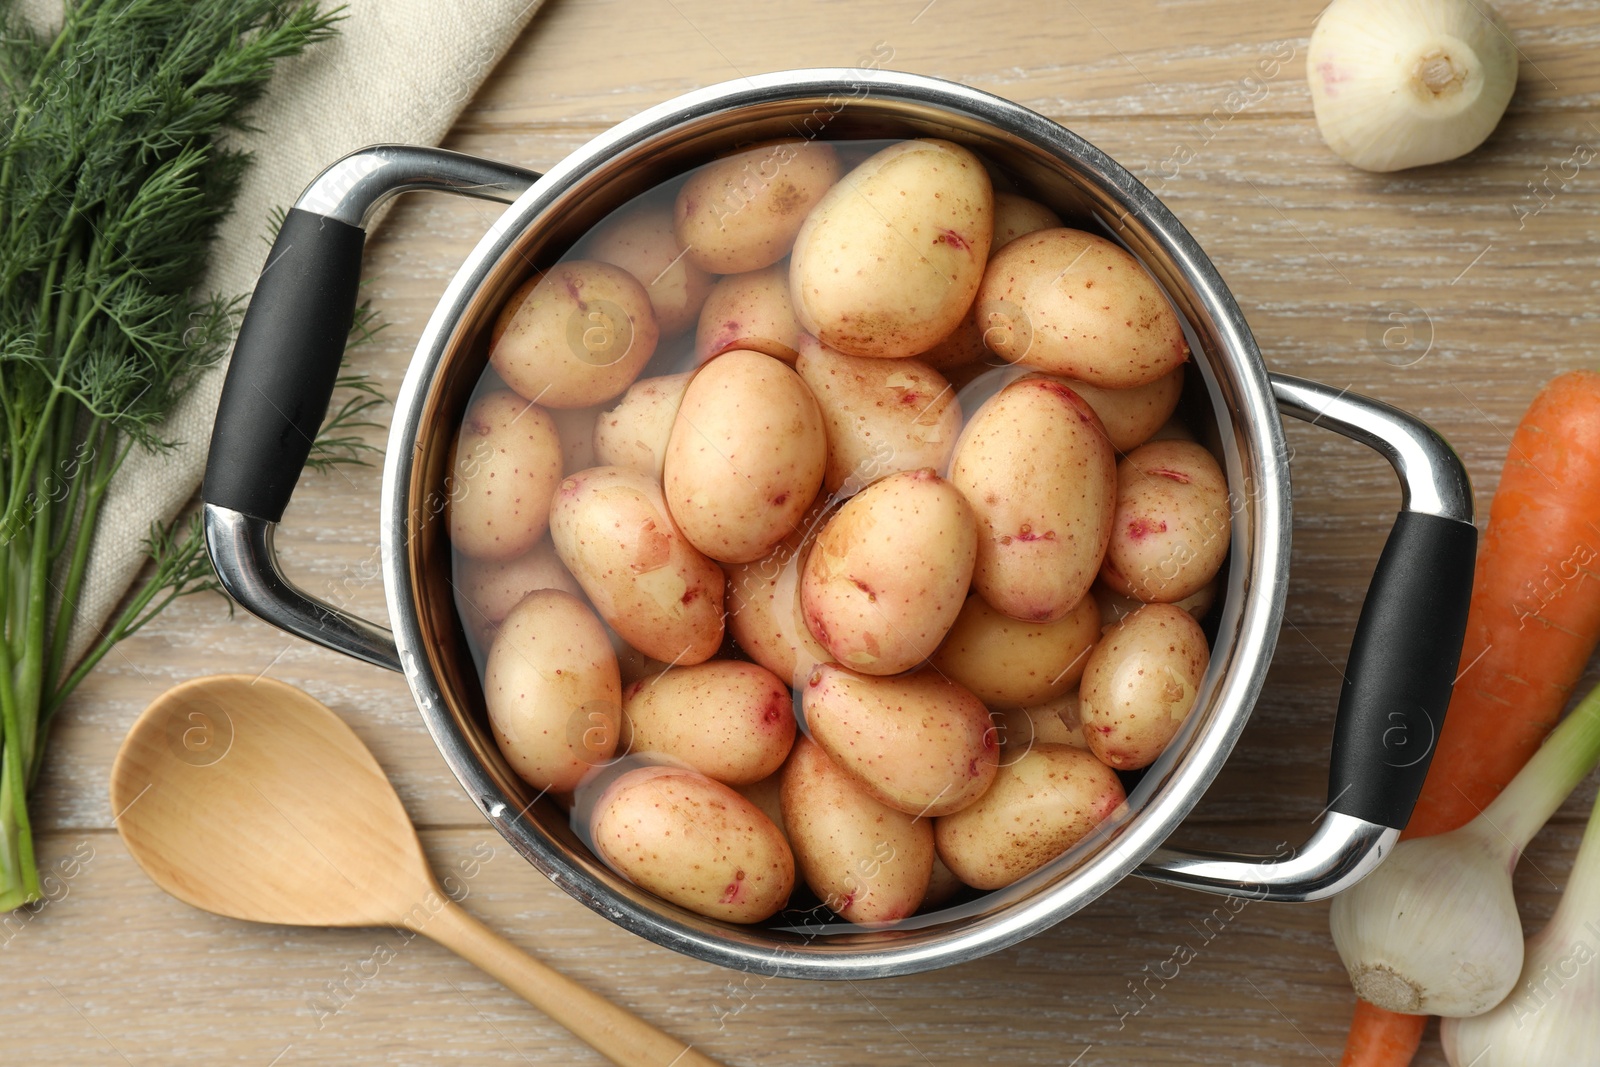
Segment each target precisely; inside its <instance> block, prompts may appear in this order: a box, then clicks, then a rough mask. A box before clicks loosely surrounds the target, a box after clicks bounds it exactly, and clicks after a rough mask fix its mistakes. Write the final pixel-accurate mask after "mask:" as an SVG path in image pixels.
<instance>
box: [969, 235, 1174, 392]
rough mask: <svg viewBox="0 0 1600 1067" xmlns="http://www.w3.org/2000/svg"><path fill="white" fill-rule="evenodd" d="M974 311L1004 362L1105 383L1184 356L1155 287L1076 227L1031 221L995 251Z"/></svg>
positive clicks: (1165, 367) (1137, 379)
mask: <svg viewBox="0 0 1600 1067" xmlns="http://www.w3.org/2000/svg"><path fill="white" fill-rule="evenodd" d="M977 315H978V323H979V325H980V326H982V327H983V329H984V331H985V333H984V336H985V338H986V341H987V343H988V345H989V347H990V348H991V349H993V350H994V351H995V352H997V353H999V354H1000V355H1001V356H1004V357H1005V358H1006V359H1009V360H1011V361H1012V362H1013V363H1025V364H1027V365H1028V366H1031V367H1038V368H1039V369H1040V370H1043V371H1045V372H1047V373H1049V374H1059V375H1063V376H1065V377H1068V378H1076V379H1078V380H1080V381H1085V382H1088V383H1090V384H1091V385H1098V386H1102V387H1104V388H1107V389H1131V388H1133V387H1134V386H1138V385H1144V384H1146V383H1149V382H1153V381H1155V380H1156V379H1157V378H1160V377H1161V376H1162V375H1164V374H1167V373H1168V372H1170V371H1171V370H1172V369H1173V368H1174V367H1177V366H1179V365H1181V364H1182V363H1183V361H1184V360H1186V359H1188V358H1189V345H1188V342H1187V341H1186V340H1185V339H1184V336H1183V328H1182V326H1181V325H1180V324H1179V320H1178V314H1177V312H1176V311H1174V310H1173V308H1172V305H1171V304H1170V303H1168V302H1167V298H1166V295H1165V294H1163V293H1162V291H1161V287H1160V286H1158V285H1157V284H1156V282H1155V280H1154V279H1153V278H1151V277H1150V276H1149V275H1148V274H1146V273H1145V270H1144V268H1143V267H1142V266H1140V265H1139V261H1138V260H1136V259H1134V258H1133V256H1131V255H1129V254H1128V253H1127V252H1125V251H1123V249H1122V248H1121V247H1120V246H1118V245H1116V244H1113V243H1112V242H1110V241H1108V240H1106V239H1105V238H1104V237H1099V236H1096V235H1095V234H1091V233H1085V232H1083V231H1082V230H1073V229H1068V228H1065V227H1061V228H1058V229H1050V230H1036V231H1034V232H1033V233H1029V234H1025V235H1023V236H1021V237H1018V238H1017V239H1016V240H1014V241H1012V242H1011V243H1010V244H1008V245H1006V246H1005V247H1004V248H1002V249H1001V250H1000V251H999V252H997V253H995V256H994V258H993V259H992V260H990V262H989V266H988V269H987V270H985V271H984V275H983V285H982V286H981V287H980V288H979V290H978V297H977Z"/></svg>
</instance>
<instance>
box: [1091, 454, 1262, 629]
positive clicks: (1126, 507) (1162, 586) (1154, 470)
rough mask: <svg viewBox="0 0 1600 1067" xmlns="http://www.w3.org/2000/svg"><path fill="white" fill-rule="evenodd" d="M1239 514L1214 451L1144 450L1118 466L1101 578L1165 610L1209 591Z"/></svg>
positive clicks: (1118, 590)
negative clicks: (1113, 512)
mask: <svg viewBox="0 0 1600 1067" xmlns="http://www.w3.org/2000/svg"><path fill="white" fill-rule="evenodd" d="M1232 527H1233V509H1232V508H1231V507H1229V503H1228V479H1227V478H1226V477H1224V476H1223V473H1222V468H1221V467H1220V466H1218V465H1217V461H1216V459H1215V458H1213V457H1212V455H1211V453H1210V452H1208V451H1206V449H1205V448H1204V447H1202V446H1200V445H1197V444H1193V443H1191V442H1188V441H1155V442H1152V443H1150V444H1147V445H1141V446H1140V447H1138V448H1136V449H1134V450H1133V451H1132V452H1130V453H1129V454H1128V456H1127V458H1125V459H1124V460H1123V461H1122V462H1121V463H1119V464H1118V465H1117V512H1116V519H1115V521H1114V523H1113V525H1112V530H1111V543H1110V545H1109V547H1108V548H1107V550H1106V558H1105V563H1104V564H1103V565H1102V567H1101V570H1100V578H1101V580H1102V581H1104V582H1105V584H1106V585H1108V586H1110V587H1111V588H1112V589H1113V590H1115V591H1116V592H1118V593H1122V594H1125V595H1127V596H1131V597H1136V598H1137V599H1139V600H1143V601H1146V602H1152V601H1154V602H1159V603H1164V604H1170V603H1175V602H1177V601H1180V600H1185V599H1187V598H1188V597H1190V596H1193V595H1194V594H1195V593H1198V592H1200V591H1201V590H1202V589H1204V588H1205V587H1206V585H1207V583H1209V582H1210V581H1211V580H1212V579H1213V578H1215V577H1216V575H1217V571H1219V570H1221V569H1222V563H1223V561H1224V560H1225V559H1227V558H1228V545H1229V541H1230V538H1231V537H1232V532H1233V531H1232Z"/></svg>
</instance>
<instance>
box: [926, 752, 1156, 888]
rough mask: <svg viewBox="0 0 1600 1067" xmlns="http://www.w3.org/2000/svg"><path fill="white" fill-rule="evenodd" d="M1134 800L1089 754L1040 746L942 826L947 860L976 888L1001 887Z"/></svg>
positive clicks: (938, 829)
mask: <svg viewBox="0 0 1600 1067" xmlns="http://www.w3.org/2000/svg"><path fill="white" fill-rule="evenodd" d="M1126 800H1127V796H1126V794H1125V793H1124V792H1123V788H1122V782H1121V780H1120V779H1118V778H1117V775H1116V772H1115V771H1113V770H1112V769H1111V768H1109V767H1107V766H1106V765H1105V764H1103V763H1101V762H1100V761H1099V760H1097V759H1095V758H1094V756H1092V755H1090V754H1089V753H1087V752H1084V751H1083V750H1082V749H1077V748H1072V747H1070V746H1068V745H1048V744H1038V745H1034V746H1033V748H1031V749H1029V750H1028V752H1027V753H1026V754H1025V755H1023V756H1022V757H1021V758H1020V759H1017V760H1015V761H1010V760H1009V759H1008V762H1007V763H1006V764H1005V766H1003V767H1001V768H1000V773H999V774H998V775H996V776H995V780H994V785H993V786H992V787H991V788H990V790H989V792H987V793H985V794H984V795H983V797H982V799H980V800H979V801H978V802H977V803H976V804H973V805H972V806H970V807H968V808H964V809H962V810H961V811H958V812H956V813H955V814H954V815H946V816H944V817H943V818H940V819H936V820H934V831H933V832H934V840H935V842H936V843H937V845H938V849H939V858H940V859H942V860H944V862H945V864H946V865H947V866H949V868H950V870H951V871H952V872H954V874H955V876H956V877H957V878H959V879H961V881H963V882H965V883H966V884H967V885H970V886H972V887H973V888H975V889H1000V888H1003V887H1004V886H1008V885H1010V884H1011V883H1012V882H1015V881H1017V880H1018V879H1020V878H1024V877H1026V876H1027V875H1030V874H1032V873H1033V872H1034V871H1036V870H1038V869H1039V868H1040V867H1043V866H1044V865H1045V864H1047V863H1049V862H1050V861H1051V860H1053V859H1055V858H1056V857H1057V856H1059V855H1061V854H1062V853H1063V852H1065V851H1066V850H1067V849H1069V848H1071V847H1072V846H1073V845H1075V844H1077V843H1078V842H1079V841H1081V840H1083V839H1084V838H1085V837H1087V836H1088V835H1089V834H1090V833H1091V832H1093V830H1094V828H1095V827H1096V826H1098V825H1100V823H1102V822H1104V821H1105V820H1106V819H1107V818H1108V817H1110V816H1111V815H1112V814H1113V813H1114V812H1116V810H1117V809H1118V808H1119V807H1121V806H1122V804H1123V803H1124V802H1125V801H1126Z"/></svg>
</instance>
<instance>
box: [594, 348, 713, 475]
mask: <svg viewBox="0 0 1600 1067" xmlns="http://www.w3.org/2000/svg"><path fill="white" fill-rule="evenodd" d="M693 377H694V375H693V374H692V373H690V372H687V371H686V372H684V373H683V374H666V375H662V376H661V377H658V378H641V379H639V380H638V381H636V382H634V383H633V384H632V385H630V386H629V387H628V391H627V392H626V393H624V394H622V399H621V400H619V401H617V404H616V406H615V407H613V408H611V410H609V411H605V412H602V413H601V414H600V417H599V418H597V419H596V420H595V427H594V454H595V459H596V460H597V461H598V462H599V463H601V464H602V465H604V466H607V467H627V468H629V469H630V470H636V471H640V472H641V473H644V474H648V475H650V477H652V478H654V479H656V480H657V481H660V480H661V468H662V466H663V465H664V464H665V463H666V459H667V442H668V440H670V439H671V437H672V424H673V422H675V421H676V420H677V418H678V405H680V404H682V403H683V394H684V392H685V391H687V390H688V388H689V379H691V378H693Z"/></svg>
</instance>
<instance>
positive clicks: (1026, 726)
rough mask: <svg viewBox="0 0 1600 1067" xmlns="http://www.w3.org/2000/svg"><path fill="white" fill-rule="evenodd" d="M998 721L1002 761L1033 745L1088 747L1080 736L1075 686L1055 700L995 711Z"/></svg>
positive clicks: (1081, 727)
mask: <svg viewBox="0 0 1600 1067" xmlns="http://www.w3.org/2000/svg"><path fill="white" fill-rule="evenodd" d="M996 715H997V717H998V719H999V722H1000V733H1001V735H1002V736H1001V748H1002V749H1004V750H1005V751H1004V753H1003V755H1002V756H1001V757H1000V762H1001V764H1002V765H1003V764H1006V763H1010V762H1012V761H1014V760H1015V759H1016V758H1017V754H1018V753H1022V752H1026V751H1028V750H1029V749H1030V748H1032V747H1033V746H1034V745H1071V746H1072V747H1073V748H1081V749H1083V750H1084V751H1085V752H1087V751H1089V742H1087V741H1085V740H1084V738H1083V717H1082V713H1081V710H1080V702H1079V700H1078V691H1077V690H1076V689H1074V690H1072V691H1071V692H1069V693H1063V694H1062V695H1061V696H1058V697H1056V698H1055V699H1054V700H1050V701H1046V702H1045V703H1043V704H1036V705H1034V706H1033V707H1031V708H1012V709H1010V710H1008V711H1001V712H997V713H996Z"/></svg>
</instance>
